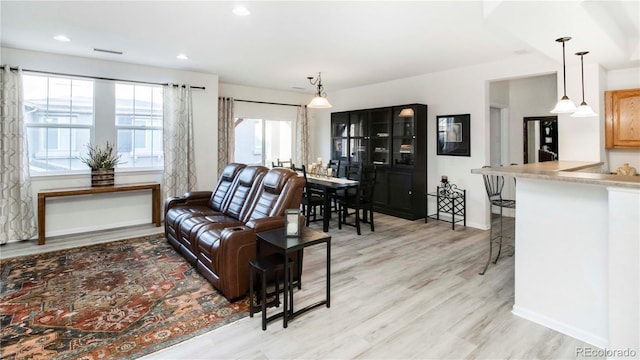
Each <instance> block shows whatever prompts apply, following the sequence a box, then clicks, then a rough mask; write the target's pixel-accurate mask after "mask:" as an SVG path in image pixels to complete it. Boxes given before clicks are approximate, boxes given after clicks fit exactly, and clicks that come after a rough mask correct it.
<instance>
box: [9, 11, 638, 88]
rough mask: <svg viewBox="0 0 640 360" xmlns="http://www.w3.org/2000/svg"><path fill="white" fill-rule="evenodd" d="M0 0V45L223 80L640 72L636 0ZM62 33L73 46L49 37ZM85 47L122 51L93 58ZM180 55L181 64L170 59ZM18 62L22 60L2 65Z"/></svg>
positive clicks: (347, 83) (280, 84)
mask: <svg viewBox="0 0 640 360" xmlns="http://www.w3.org/2000/svg"><path fill="white" fill-rule="evenodd" d="M238 4H240V2H238V1H193V2H192V1H138V2H133V1H90V2H85V1H43V2H36V1H6V0H5V1H1V2H0V11H1V14H0V15H1V33H0V41H1V44H2V46H3V47H10V48H18V49H26V50H36V51H45V52H51V53H59V54H66V55H76V56H83V57H90V58H96V59H105V60H113V61H120V62H126V63H135V64H144V65H152V66H160V67H167V68H173V69H180V70H190V71H197V72H206V73H213V74H217V75H219V77H220V82H222V83H230V84H238V85H246V86H255V87H264V88H272V89H281V90H290V91H303V92H312V91H313V90H314V88H313V86H311V85H310V84H309V82H308V81H307V79H306V77H307V76H314V75H316V74H317V72H319V71H321V72H322V79H323V84H324V86H325V90H327V91H331V90H339V89H345V88H351V87H356V86H362V85H368V84H372V83H378V82H383V81H389V80H393V79H399V78H404V77H410V76H415V75H420V74H426V73H431V72H437V71H443V70H447V69H452V68H457V67H463V66H470V65H474V64H480V63H486V62H492V61H497V60H500V59H504V58H508V57H514V56H520V55H522V54H527V53H539V54H542V55H543V56H547V57H549V58H551V59H553V60H557V61H558V62H561V59H562V50H561V49H562V48H561V46H560V45H559V44H558V43H556V42H555V41H554V40H555V39H556V38H559V37H562V36H572V37H573V39H572V40H571V41H570V42H568V43H567V44H566V46H567V63H568V64H572V63H576V64H577V62H578V61H579V59H577V57H576V56H573V53H575V52H577V51H584V50H588V51H590V54H589V55H587V56H585V63H590V62H591V63H594V62H595V63H599V64H601V65H602V66H603V67H605V68H606V69H619V68H627V67H633V66H640V60H639V59H640V54H639V51H640V50H639V47H640V2H639V1H635V0H634V1H612V0H607V1H590V0H584V1H408V2H404V1H374V2H365V1H279V2H274V1H245V2H242V4H243V5H245V6H246V7H247V8H248V9H249V10H250V11H251V15H249V16H246V17H238V16H236V15H234V14H232V12H231V10H232V9H233V7H234V6H235V5H238ZM57 34H65V35H66V36H68V37H69V38H71V42H66V43H62V42H58V41H55V40H53V39H52V38H53V36H54V35H57ZM94 48H99V49H107V50H114V51H121V52H123V54H122V55H115V54H107V53H99V52H95V51H93V49H94ZM178 53H184V54H186V55H187V56H188V57H189V59H188V60H179V59H176V55H177V54H178ZM11 65H19V64H11Z"/></svg>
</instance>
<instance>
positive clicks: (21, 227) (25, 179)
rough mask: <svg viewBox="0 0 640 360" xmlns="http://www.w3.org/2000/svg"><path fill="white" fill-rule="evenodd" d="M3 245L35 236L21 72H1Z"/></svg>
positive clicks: (0, 223) (0, 230)
mask: <svg viewBox="0 0 640 360" xmlns="http://www.w3.org/2000/svg"><path fill="white" fill-rule="evenodd" d="M0 74H1V77H0V85H1V86H2V93H1V94H0V107H1V111H0V115H1V120H0V121H1V123H0V125H1V126H0V144H2V149H0V191H1V193H0V244H5V243H7V242H8V241H9V240H27V239H31V238H32V237H34V236H35V235H36V233H37V232H38V231H37V227H36V221H35V216H34V211H33V197H32V194H31V179H30V177H29V156H28V154H27V151H28V150H27V149H28V148H27V137H26V136H27V134H26V130H25V124H24V118H23V113H22V106H23V104H22V102H23V94H22V71H21V70H20V69H18V70H11V68H10V67H9V66H6V65H5V66H3V67H2V70H1V71H0Z"/></svg>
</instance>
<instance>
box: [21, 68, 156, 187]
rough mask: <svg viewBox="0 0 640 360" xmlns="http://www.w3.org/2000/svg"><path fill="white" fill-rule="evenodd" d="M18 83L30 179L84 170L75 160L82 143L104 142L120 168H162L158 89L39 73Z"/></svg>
mask: <svg viewBox="0 0 640 360" xmlns="http://www.w3.org/2000/svg"><path fill="white" fill-rule="evenodd" d="M23 79H24V81H23V84H24V114H25V122H26V126H27V141H28V146H29V167H30V171H31V174H32V175H37V174H47V175H55V174H64V173H69V172H72V171H87V170H88V168H87V166H86V165H85V164H84V163H83V162H82V161H81V160H80V158H81V157H83V156H85V154H86V152H87V145H89V144H93V143H95V144H99V145H104V143H105V142H107V141H108V142H110V143H112V144H115V145H116V148H117V151H118V153H119V154H120V155H121V161H122V162H121V164H119V165H118V166H117V167H118V168H119V169H135V170H140V169H145V170H155V169H162V168H163V161H164V159H163V147H162V145H163V143H162V122H163V89H162V87H161V86H155V85H146V84H143V85H138V84H135V85H133V84H126V83H122V84H121V83H115V82H112V81H93V80H86V79H77V78H71V77H54V76H47V75H44V74H38V73H29V74H25V75H24V78H23ZM94 94H105V95H104V96H100V97H99V98H96V97H95V96H94ZM109 94H111V95H109ZM95 104H98V105H97V106H96V105H95ZM114 104H115V105H114Z"/></svg>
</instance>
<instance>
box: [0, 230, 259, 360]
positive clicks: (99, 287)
mask: <svg viewBox="0 0 640 360" xmlns="http://www.w3.org/2000/svg"><path fill="white" fill-rule="evenodd" d="M0 272H1V282H0V290H1V292H0V326H1V328H0V332H1V334H0V335H1V343H0V358H1V359H134V358H137V357H140V356H143V355H146V354H149V353H151V352H154V351H157V350H160V349H162V348H165V347H168V346H171V345H174V344H176V343H179V342H181V341H184V340H187V339H189V338H192V337H194V336H196V335H199V334H203V333H205V332H208V331H211V330H213V329H215V328H218V327H220V326H222V325H225V324H228V323H231V322H233V321H236V320H238V319H241V318H243V317H245V316H247V315H248V309H249V308H248V305H247V301H245V300H241V301H237V302H234V303H229V301H227V300H226V299H225V298H224V297H223V296H222V295H221V294H219V293H218V292H217V291H216V290H215V289H214V288H213V287H212V286H211V285H210V284H209V282H207V281H206V280H205V278H203V277H202V276H201V275H200V274H199V273H198V272H197V270H196V269H195V268H194V267H193V266H192V265H191V264H189V263H188V262H187V261H186V260H185V259H184V258H183V257H182V256H181V255H180V254H178V253H177V252H176V251H175V250H174V249H173V247H172V246H171V245H170V244H169V243H168V242H167V240H166V239H165V238H164V237H163V236H161V235H157V236H146V237H140V238H135V239H129V240H122V241H116V242H111V243H106V244H100V245H92V246H86V247H81V248H75V249H69V250H62V251H55V252H50V253H44V254H39V255H31V256H23V257H17V258H11V259H7V260H2V263H1V264H0Z"/></svg>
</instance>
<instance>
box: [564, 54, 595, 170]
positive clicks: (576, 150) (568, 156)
mask: <svg viewBox="0 0 640 360" xmlns="http://www.w3.org/2000/svg"><path fill="white" fill-rule="evenodd" d="M603 73H604V69H603V68H602V67H600V66H599V65H598V64H585V65H584V82H585V86H584V98H585V101H586V102H587V104H589V106H591V108H592V109H593V111H595V112H596V113H598V116H597V117H587V118H574V117H571V116H570V114H558V153H559V154H560V159H562V160H569V161H571V160H575V161H596V162H599V161H603V160H604V157H605V153H604V97H603V96H602V95H600V94H601V93H602V92H603V91H604V86H605V85H604V84H603V83H602V81H601V79H602V78H603ZM561 74H562V73H561V72H560V73H558V97H561V96H562V76H561ZM567 96H568V97H569V98H570V99H571V100H572V101H573V102H574V103H575V104H576V106H579V105H580V103H581V102H582V85H581V79H580V66H569V67H567ZM554 104H555V103H554Z"/></svg>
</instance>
